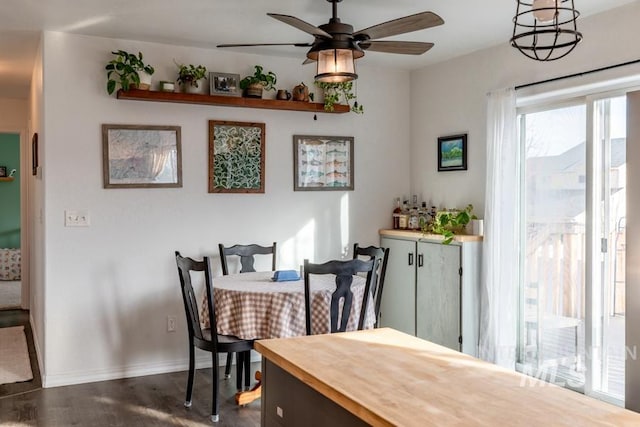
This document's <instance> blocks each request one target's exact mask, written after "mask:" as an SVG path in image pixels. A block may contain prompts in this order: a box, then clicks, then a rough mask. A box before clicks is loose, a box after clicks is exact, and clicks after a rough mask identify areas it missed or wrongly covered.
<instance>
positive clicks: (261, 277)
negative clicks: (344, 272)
mask: <svg viewBox="0 0 640 427" xmlns="http://www.w3.org/2000/svg"><path fill="white" fill-rule="evenodd" d="M273 276H274V272H273V271H262V272H250V273H239V274H230V275H226V276H219V277H216V278H214V279H213V299H214V306H215V311H216V323H217V332H218V334H221V335H231V336H235V337H238V338H240V339H250V340H260V339H273V338H289V337H297V336H303V335H306V325H305V301H304V278H303V277H300V278H299V279H298V280H290V281H274V280H273V279H272V278H273ZM353 278H354V280H353V284H352V286H351V290H352V292H353V301H352V305H351V311H350V315H349V319H348V321H347V331H355V330H357V329H358V321H359V317H360V312H361V309H362V302H363V300H364V298H363V296H364V292H365V288H366V286H365V285H366V278H365V277H363V276H359V275H355V276H353ZM309 289H310V291H311V332H312V335H316V334H327V333H329V332H330V330H331V324H330V316H329V311H330V306H331V296H332V293H333V292H334V291H335V289H336V282H335V276H334V275H332V274H323V275H314V274H311V275H309ZM201 301H202V304H201V309H200V323H201V324H202V325H203V327H204V328H208V327H209V311H208V308H207V303H206V295H205V294H204V292H203V295H202V299H201ZM374 310H375V309H374V304H373V300H372V298H371V295H369V300H368V303H367V308H366V313H365V318H364V324H363V329H372V328H373V326H374V323H375V311H374ZM256 379H257V380H258V383H257V384H256V386H254V387H253V388H252V389H251V390H249V391H243V392H238V394H237V395H236V402H237V403H238V404H241V405H244V404H247V403H249V402H251V401H253V400H255V399H257V398H259V397H260V390H261V386H260V373H259V372H258V373H257V375H256Z"/></svg>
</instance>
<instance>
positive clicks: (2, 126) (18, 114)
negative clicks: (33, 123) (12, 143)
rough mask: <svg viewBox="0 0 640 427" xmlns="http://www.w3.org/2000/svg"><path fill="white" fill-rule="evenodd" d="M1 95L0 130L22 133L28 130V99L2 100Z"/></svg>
mask: <svg viewBox="0 0 640 427" xmlns="http://www.w3.org/2000/svg"><path fill="white" fill-rule="evenodd" d="M1 96H2V94H0V130H2V131H20V130H23V129H26V128H27V113H28V111H29V110H28V103H27V100H26V99H10V98H2V97H1Z"/></svg>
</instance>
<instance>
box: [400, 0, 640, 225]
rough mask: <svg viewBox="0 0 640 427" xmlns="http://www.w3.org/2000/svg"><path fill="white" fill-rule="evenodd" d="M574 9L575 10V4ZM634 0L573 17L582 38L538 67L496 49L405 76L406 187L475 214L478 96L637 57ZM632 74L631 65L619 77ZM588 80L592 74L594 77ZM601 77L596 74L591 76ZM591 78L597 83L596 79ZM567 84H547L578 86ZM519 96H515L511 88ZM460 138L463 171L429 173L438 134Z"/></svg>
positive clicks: (481, 157) (481, 128)
mask: <svg viewBox="0 0 640 427" xmlns="http://www.w3.org/2000/svg"><path fill="white" fill-rule="evenodd" d="M578 9H579V7H578ZM639 16H640V2H635V3H633V4H630V5H627V6H624V7H621V8H618V9H614V10H611V11H609V12H606V13H602V14H599V15H595V16H592V17H588V18H585V19H580V21H579V24H580V26H579V30H580V31H581V32H582V33H583V35H584V40H583V41H582V42H581V43H580V44H579V45H578V46H577V47H576V49H575V50H574V51H573V52H571V54H569V55H568V56H567V57H565V58H563V59H560V60H558V61H554V62H547V63H541V62H536V61H534V60H532V59H529V58H527V57H525V56H524V55H522V54H521V53H520V52H518V50H517V49H515V48H512V47H511V46H510V45H509V43H508V39H509V37H510V36H511V34H505V35H504V44H503V45H500V46H497V47H494V48H490V49H485V50H482V51H478V52H474V53H472V54H469V55H466V56H463V57H459V58H456V59H453V60H451V61H447V62H444V63H440V64H436V65H434V66H431V67H427V68H424V69H422V70H419V71H415V72H413V73H412V74H411V88H412V98H411V183H412V190H411V191H412V193H417V194H418V195H422V196H423V197H424V198H425V199H427V200H429V199H431V200H433V202H434V204H436V205H437V206H440V207H464V206H465V205H466V204H467V203H473V205H474V206H475V211H476V212H477V213H479V215H480V216H482V213H483V211H484V200H485V197H484V193H485V176H486V169H485V156H486V153H485V151H486V141H485V138H486V136H485V135H486V94H487V93H488V92H490V91H492V90H495V89H499V88H505V87H509V86H511V87H513V86H517V85H522V84H526V83H531V82H536V81H541V80H545V79H548V78H552V77H558V76H563V75H566V74H573V73H578V72H583V71H587V70H591V69H594V68H600V67H604V66H608V65H613V64H617V63H622V62H627V61H630V60H635V59H638V58H639V57H640V45H638V44H637V43H634V42H633V41H634V40H636V39H637V19H638V17H639ZM625 72H626V73H631V72H635V73H637V72H638V68H637V67H628V68H626V69H622V68H621V69H620V70H619V73H625ZM594 76H596V75H594ZM599 77H600V78H604V77H603V75H600V76H599ZM595 78H598V76H596V77H595ZM579 81H580V79H569V80H564V81H562V82H560V84H556V85H554V86H550V85H549V86H540V87H538V88H536V89H538V90H546V89H549V88H550V87H554V88H555V87H563V86H564V87H566V86H571V85H575V84H578V82H579ZM519 94H521V93H520V91H519ZM464 132H466V133H468V134H469V138H468V170H467V171H457V172H438V171H437V160H438V158H437V139H438V137H439V136H444V135H451V134H456V133H464Z"/></svg>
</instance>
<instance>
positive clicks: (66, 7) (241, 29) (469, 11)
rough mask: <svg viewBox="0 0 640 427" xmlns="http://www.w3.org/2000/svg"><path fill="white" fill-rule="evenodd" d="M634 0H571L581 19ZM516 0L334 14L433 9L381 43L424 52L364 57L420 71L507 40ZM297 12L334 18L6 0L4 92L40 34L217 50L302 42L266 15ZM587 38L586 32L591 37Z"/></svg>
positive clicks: (107, 1) (386, 5) (378, 2)
mask: <svg viewBox="0 0 640 427" xmlns="http://www.w3.org/2000/svg"><path fill="white" fill-rule="evenodd" d="M634 1H638V0H606V1H603V0H575V4H576V8H577V9H578V10H579V11H580V12H581V14H582V17H585V16H588V15H592V14H595V13H598V12H602V11H604V10H607V9H613V8H615V7H619V6H622V5H624V4H627V3H633V2H634ZM515 9H516V2H515V0H510V1H508V0H483V1H478V0H476V1H469V0H421V1H419V0H344V1H342V2H341V3H339V4H338V17H340V18H341V20H342V22H344V23H348V24H351V25H353V26H354V29H355V30H360V29H363V28H367V27H369V26H371V25H375V24H378V23H382V22H385V21H388V20H391V19H396V18H400V17H403V16H406V15H410V14H414V13H418V12H423V11H432V12H434V13H437V14H438V15H440V16H441V17H442V18H443V19H444V21H445V24H444V25H442V26H440V27H435V28H430V29H427V30H422V31H417V32H414V33H409V34H404V35H400V36H395V37H391V38H388V39H385V40H407V41H424V42H432V43H435V46H434V47H433V49H431V50H430V51H429V52H427V53H425V54H423V55H420V56H411V55H395V54H388V53H379V52H367V53H366V55H365V57H364V58H363V59H362V60H361V61H364V62H366V63H367V64H379V65H386V66H391V67H401V68H405V69H416V68H421V67H424V66H426V65H429V64H433V63H435V62H439V61H444V60H446V59H449V58H453V57H455V56H459V55H463V54H465V53H468V52H472V51H475V50H478V49H482V48H486V47H490V46H495V45H498V44H501V43H507V42H508V40H509V38H510V37H511V33H512V31H513V28H512V17H513V15H514V13H515ZM267 12H273V13H280V14H285V15H293V16H296V17H298V18H300V19H302V20H303V21H306V22H308V23H310V24H313V25H320V24H325V23H327V22H328V20H329V18H330V16H331V4H330V3H328V2H327V1H326V0H269V1H260V0H233V1H230V0H182V1H179V2H176V1H175V0H153V1H150V0H80V1H78V0H2V1H1V2H0V97H4V98H26V97H27V94H28V88H29V79H30V76H31V71H32V68H33V62H34V58H35V55H36V49H37V46H38V38H39V33H40V32H41V31H62V32H70V33H77V34H86V35H95V36H102V37H111V38H120V39H130V40H141V41H149V42H158V43H165V44H176V45H184V46H195V47H204V48H215V45H217V44H221V43H294V42H298V43H306V42H311V41H312V40H313V38H312V36H310V35H308V34H306V33H304V32H302V31H300V30H297V29H296V28H293V27H291V26H289V25H287V24H284V23H282V22H279V21H277V20H275V19H273V18H270V17H268V16H267V15H266V14H267ZM585 37H588V34H585ZM234 50H236V51H238V52H245V53H260V54H267V55H273V56H289V57H297V58H300V60H301V62H302V60H303V59H304V57H305V53H306V49H305V48H300V47H293V46H287V47H264V48H234Z"/></svg>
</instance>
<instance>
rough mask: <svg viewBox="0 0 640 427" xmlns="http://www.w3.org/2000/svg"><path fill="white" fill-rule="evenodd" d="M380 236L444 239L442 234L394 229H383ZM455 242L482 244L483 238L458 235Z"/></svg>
mask: <svg viewBox="0 0 640 427" xmlns="http://www.w3.org/2000/svg"><path fill="white" fill-rule="evenodd" d="M378 234H380V235H381V236H387V237H400V238H403V237H404V238H408V239H422V240H435V241H438V242H440V241H442V240H444V237H442V236H441V235H440V234H425V233H423V232H422V231H413V230H392V229H381V230H379V231H378ZM453 241H454V242H461V243H462V242H482V236H475V235H472V234H456V235H455V237H454V238H453Z"/></svg>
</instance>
